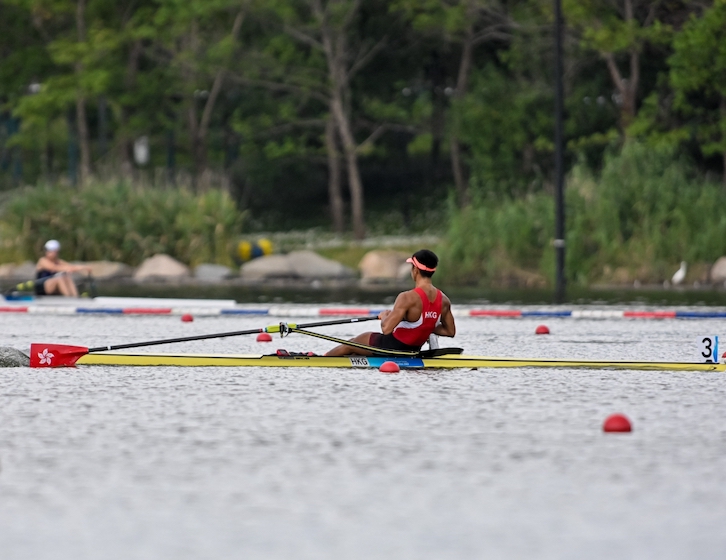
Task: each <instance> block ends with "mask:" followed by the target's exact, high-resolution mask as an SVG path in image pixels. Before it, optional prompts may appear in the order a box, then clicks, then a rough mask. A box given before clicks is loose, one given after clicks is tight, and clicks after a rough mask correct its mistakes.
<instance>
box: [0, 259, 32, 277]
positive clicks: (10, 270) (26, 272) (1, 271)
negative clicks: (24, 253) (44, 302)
mask: <svg viewBox="0 0 726 560" xmlns="http://www.w3.org/2000/svg"><path fill="white" fill-rule="evenodd" d="M0 278H4V279H8V280H31V279H33V278H35V263H33V262H30V261H25V262H24V263H22V264H14V263H7V264H2V265H0Z"/></svg>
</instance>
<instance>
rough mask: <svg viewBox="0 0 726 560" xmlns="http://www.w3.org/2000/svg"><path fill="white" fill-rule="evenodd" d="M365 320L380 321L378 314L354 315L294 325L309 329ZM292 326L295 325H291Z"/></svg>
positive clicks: (298, 327)
mask: <svg viewBox="0 0 726 560" xmlns="http://www.w3.org/2000/svg"><path fill="white" fill-rule="evenodd" d="M365 321H378V316H371V317H353V318H352V319H351V318H348V319H338V320H335V319H334V320H332V321H317V322H315V323H302V324H297V325H294V327H295V328H297V329H309V328H312V327H326V326H328V325H347V324H348V323H363V322H365ZM290 326H291V327H292V326H293V325H290Z"/></svg>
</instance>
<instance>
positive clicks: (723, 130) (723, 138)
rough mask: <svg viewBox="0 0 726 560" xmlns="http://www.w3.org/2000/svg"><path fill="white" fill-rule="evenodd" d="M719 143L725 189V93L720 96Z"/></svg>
mask: <svg viewBox="0 0 726 560" xmlns="http://www.w3.org/2000/svg"><path fill="white" fill-rule="evenodd" d="M721 145H722V146H724V150H723V178H722V180H723V188H724V190H726V95H722V96H721Z"/></svg>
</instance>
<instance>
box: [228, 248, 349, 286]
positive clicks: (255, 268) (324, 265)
mask: <svg viewBox="0 0 726 560" xmlns="http://www.w3.org/2000/svg"><path fill="white" fill-rule="evenodd" d="M240 276H241V277H242V278H244V279H246V280H264V279H268V278H290V279H304V280H313V279H322V278H352V277H353V276H355V273H354V272H353V271H352V270H351V269H350V268H348V267H347V266H345V265H342V264H340V263H339V262H337V261H333V260H330V259H326V258H325V257H321V256H320V255H318V254H317V253H315V252H314V251H293V252H292V253H289V254H288V255H269V256H267V257H260V258H257V259H254V260H253V261H250V262H248V263H245V264H243V265H242V266H241V267H240Z"/></svg>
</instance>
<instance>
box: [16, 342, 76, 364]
mask: <svg viewBox="0 0 726 560" xmlns="http://www.w3.org/2000/svg"><path fill="white" fill-rule="evenodd" d="M86 354H88V348H86V347H85V346H67V345H65V344H31V345H30V367H33V368H48V367H63V366H66V367H67V366H74V365H75V364H76V361H78V358H80V357H81V356H84V355H86Z"/></svg>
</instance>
